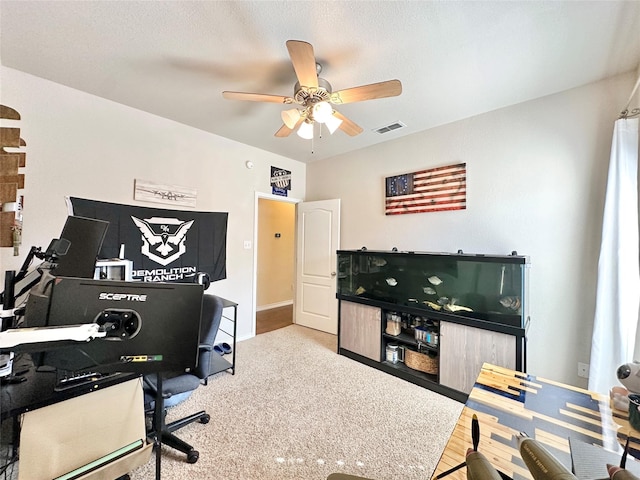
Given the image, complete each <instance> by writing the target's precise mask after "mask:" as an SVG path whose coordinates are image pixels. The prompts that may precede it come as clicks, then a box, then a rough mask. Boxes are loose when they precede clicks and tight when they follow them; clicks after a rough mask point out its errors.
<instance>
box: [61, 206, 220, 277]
mask: <svg viewBox="0 0 640 480" xmlns="http://www.w3.org/2000/svg"><path fill="white" fill-rule="evenodd" d="M70 200H71V205H72V208H73V214H74V215H76V216H79V217H88V218H96V219H99V220H106V221H107V222H109V228H108V229H107V234H106V236H105V239H104V242H103V244H102V249H101V250H100V258H103V259H104V258H107V259H108V258H117V257H118V255H119V252H120V246H121V245H124V258H126V259H127V260H131V261H132V262H133V280H138V281H144V282H191V281H193V277H194V276H195V275H196V273H198V272H205V273H207V274H208V275H209V277H210V280H211V281H212V282H214V281H216V280H222V279H223V278H226V277H227V272H226V252H227V217H228V213H221V212H191V211H181V210H164V209H159V208H148V207H138V206H132V205H121V204H117V203H108V202H99V201H95V200H86V199H82V198H74V197H71V199H70Z"/></svg>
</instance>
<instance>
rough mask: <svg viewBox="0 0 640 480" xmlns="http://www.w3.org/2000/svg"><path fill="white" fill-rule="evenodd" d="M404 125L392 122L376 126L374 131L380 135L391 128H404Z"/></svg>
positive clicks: (391, 129)
mask: <svg viewBox="0 0 640 480" xmlns="http://www.w3.org/2000/svg"><path fill="white" fill-rule="evenodd" d="M404 127H406V125H405V124H404V123H402V122H394V123H391V124H389V125H385V126H384V127H380V128H376V129H375V130H374V132H376V133H379V134H381V135H382V134H383V133H387V132H391V131H393V130H398V129H399V128H404Z"/></svg>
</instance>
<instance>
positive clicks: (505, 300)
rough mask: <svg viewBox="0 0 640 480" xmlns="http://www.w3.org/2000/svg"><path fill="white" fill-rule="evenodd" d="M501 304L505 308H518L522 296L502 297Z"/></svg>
mask: <svg viewBox="0 0 640 480" xmlns="http://www.w3.org/2000/svg"><path fill="white" fill-rule="evenodd" d="M500 305H502V306H503V307H504V308H510V309H511V310H518V309H519V308H520V305H521V302H520V297H502V298H501V299H500Z"/></svg>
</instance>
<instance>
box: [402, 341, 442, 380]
mask: <svg viewBox="0 0 640 480" xmlns="http://www.w3.org/2000/svg"><path fill="white" fill-rule="evenodd" d="M432 355H433V356H431V355H429V354H426V353H422V352H416V351H415V350H410V349H408V348H406V349H405V351H404V364H405V365H406V366H407V367H409V368H413V369H414V370H418V371H420V372H424V373H428V374H430V375H437V374H438V356H437V355H435V354H432Z"/></svg>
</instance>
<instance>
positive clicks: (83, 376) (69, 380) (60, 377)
mask: <svg viewBox="0 0 640 480" xmlns="http://www.w3.org/2000/svg"><path fill="white" fill-rule="evenodd" d="M114 375H117V373H106V374H105V373H98V372H74V371H69V370H60V369H58V370H57V371H56V385H55V387H54V388H53V389H54V390H55V391H56V392H61V391H63V390H68V389H70V388H75V387H80V386H84V385H87V384H90V383H93V382H95V381H98V380H104V379H105V378H109V377H112V376H114Z"/></svg>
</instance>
